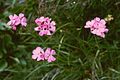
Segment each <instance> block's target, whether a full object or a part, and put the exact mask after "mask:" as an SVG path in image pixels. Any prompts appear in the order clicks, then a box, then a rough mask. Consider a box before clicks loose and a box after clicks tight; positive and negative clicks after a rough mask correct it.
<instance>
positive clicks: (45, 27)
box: [34, 16, 56, 36]
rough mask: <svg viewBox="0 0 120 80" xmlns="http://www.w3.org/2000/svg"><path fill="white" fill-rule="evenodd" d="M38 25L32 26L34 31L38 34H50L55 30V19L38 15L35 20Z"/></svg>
mask: <svg viewBox="0 0 120 80" xmlns="http://www.w3.org/2000/svg"><path fill="white" fill-rule="evenodd" d="M35 23H36V24H37V25H38V27H36V28H34V30H35V31H37V32H39V35H40V36H43V35H52V34H53V33H54V32H55V30H56V26H55V25H56V23H55V21H51V19H50V18H49V17H43V16H42V17H40V18H37V19H36V20H35Z"/></svg>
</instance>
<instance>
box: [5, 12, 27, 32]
mask: <svg viewBox="0 0 120 80" xmlns="http://www.w3.org/2000/svg"><path fill="white" fill-rule="evenodd" d="M9 19H10V21H9V22H8V23H7V25H9V26H11V27H12V29H13V30H16V27H17V26H18V25H20V24H21V25H22V26H26V25H27V20H26V17H24V14H22V13H20V14H19V16H17V15H16V14H14V15H10V16H9Z"/></svg>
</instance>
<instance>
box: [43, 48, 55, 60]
mask: <svg viewBox="0 0 120 80" xmlns="http://www.w3.org/2000/svg"><path fill="white" fill-rule="evenodd" d="M55 54H56V52H55V50H52V49H51V48H47V49H46V51H45V59H46V60H47V61H48V62H53V61H55V60H56V58H55V57H54V56H53V55H55Z"/></svg>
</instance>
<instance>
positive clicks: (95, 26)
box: [84, 17, 108, 38]
mask: <svg viewBox="0 0 120 80" xmlns="http://www.w3.org/2000/svg"><path fill="white" fill-rule="evenodd" d="M105 24H106V21H105V20H104V19H100V18H99V17H96V18H94V19H93V20H91V21H87V22H86V25H85V26H84V28H90V31H91V33H92V34H96V35H97V36H100V37H102V38H104V37H105V33H107V32H108V29H107V28H106V25H105Z"/></svg>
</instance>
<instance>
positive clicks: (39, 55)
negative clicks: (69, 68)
mask: <svg viewBox="0 0 120 80" xmlns="http://www.w3.org/2000/svg"><path fill="white" fill-rule="evenodd" d="M32 53H33V55H32V59H37V61H44V60H47V61H48V62H53V61H55V60H56V58H55V57H54V56H53V55H55V54H56V52H55V50H52V49H51V48H47V49H46V50H45V51H44V50H43V49H42V48H41V47H36V49H34V50H33V52H32Z"/></svg>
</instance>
